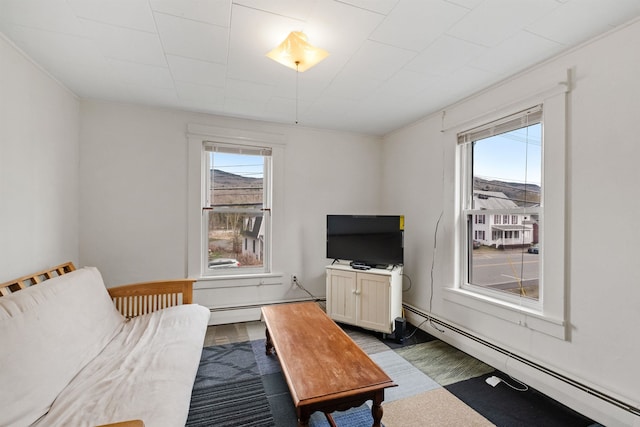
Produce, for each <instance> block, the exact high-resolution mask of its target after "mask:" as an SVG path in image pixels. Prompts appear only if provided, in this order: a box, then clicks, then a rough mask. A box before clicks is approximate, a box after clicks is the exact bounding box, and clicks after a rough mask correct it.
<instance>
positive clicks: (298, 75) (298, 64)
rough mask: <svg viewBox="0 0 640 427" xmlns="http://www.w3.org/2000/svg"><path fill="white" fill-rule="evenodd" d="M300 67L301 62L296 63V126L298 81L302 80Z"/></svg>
mask: <svg viewBox="0 0 640 427" xmlns="http://www.w3.org/2000/svg"><path fill="white" fill-rule="evenodd" d="M299 66H300V61H296V124H298V80H299V78H300V71H298V67H299Z"/></svg>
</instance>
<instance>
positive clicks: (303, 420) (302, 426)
mask: <svg viewBox="0 0 640 427" xmlns="http://www.w3.org/2000/svg"><path fill="white" fill-rule="evenodd" d="M296 413H297V415H298V427H307V426H308V425H309V419H310V418H311V413H310V412H309V411H305V410H304V409H301V408H297V409H296Z"/></svg>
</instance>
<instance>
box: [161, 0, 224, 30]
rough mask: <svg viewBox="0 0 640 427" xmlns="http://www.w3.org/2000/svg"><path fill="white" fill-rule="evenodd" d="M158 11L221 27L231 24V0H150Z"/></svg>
mask: <svg viewBox="0 0 640 427" xmlns="http://www.w3.org/2000/svg"><path fill="white" fill-rule="evenodd" d="M149 1H150V3H151V8H152V9H153V10H154V11H156V12H162V13H165V14H167V15H173V16H176V17H178V18H186V19H191V20H193V21H201V22H206V23H208V24H213V25H218V26H220V27H229V25H230V24H231V0H149Z"/></svg>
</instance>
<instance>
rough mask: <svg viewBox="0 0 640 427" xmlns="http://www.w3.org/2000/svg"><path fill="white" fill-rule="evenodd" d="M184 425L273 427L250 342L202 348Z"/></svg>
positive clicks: (201, 426) (273, 422)
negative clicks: (187, 415)
mask: <svg viewBox="0 0 640 427" xmlns="http://www.w3.org/2000/svg"><path fill="white" fill-rule="evenodd" d="M186 425H187V426H188V427H211V426H216V427H217V426H221V427H232V426H247V427H271V426H275V425H276V424H275V421H274V419H273V416H272V414H271V408H270V406H269V400H268V399H267V395H266V393H265V390H264V386H263V383H262V379H261V377H260V373H259V370H258V364H257V362H256V359H255V356H254V352H253V348H252V346H251V342H250V341H245V342H240V343H234V344H225V345H217V346H212V347H205V348H203V349H202V356H201V359H200V365H199V367H198V373H197V374H196V381H195V383H194V385H193V391H192V392H191V406H190V408H189V417H188V418H187V424H186Z"/></svg>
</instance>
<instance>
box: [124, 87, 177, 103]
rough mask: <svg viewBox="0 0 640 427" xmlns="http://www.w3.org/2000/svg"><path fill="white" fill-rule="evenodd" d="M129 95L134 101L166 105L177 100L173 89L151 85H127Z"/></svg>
mask: <svg viewBox="0 0 640 427" xmlns="http://www.w3.org/2000/svg"><path fill="white" fill-rule="evenodd" d="M127 88H128V90H129V97H130V99H131V100H132V101H133V102H135V103H140V104H145V105H151V106H159V107H167V106H171V105H172V104H175V103H176V102H177V101H178V95H177V93H176V90H175V89H173V88H172V89H166V88H158V87H152V86H140V85H131V84H130V85H127Z"/></svg>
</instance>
